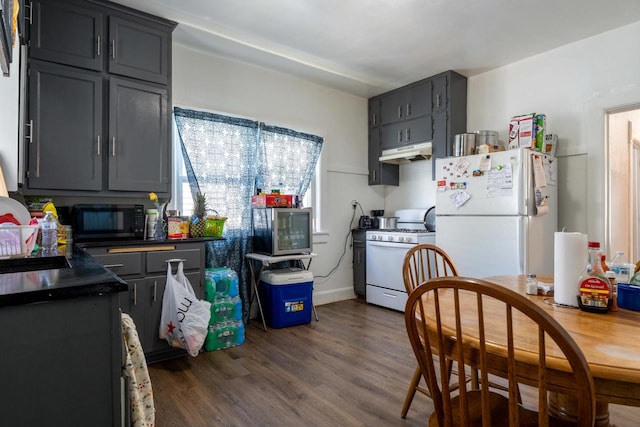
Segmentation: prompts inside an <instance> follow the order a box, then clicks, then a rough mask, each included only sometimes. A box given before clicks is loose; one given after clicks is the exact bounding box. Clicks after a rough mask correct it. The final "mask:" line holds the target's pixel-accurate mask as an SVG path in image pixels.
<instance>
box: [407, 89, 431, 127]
mask: <svg viewBox="0 0 640 427" xmlns="http://www.w3.org/2000/svg"><path fill="white" fill-rule="evenodd" d="M405 110H406V116H407V118H411V117H418V116H424V115H425V114H429V113H431V80H427V81H425V82H422V83H420V84H419V85H416V86H413V87H411V88H410V89H409V90H408V92H407V101H406V105H405Z"/></svg>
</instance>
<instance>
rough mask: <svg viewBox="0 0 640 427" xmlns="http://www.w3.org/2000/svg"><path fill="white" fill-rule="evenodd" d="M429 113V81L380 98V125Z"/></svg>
mask: <svg viewBox="0 0 640 427" xmlns="http://www.w3.org/2000/svg"><path fill="white" fill-rule="evenodd" d="M429 113H431V80H429V79H425V80H421V81H420V82H417V83H413V84H411V85H409V86H406V87H403V88H401V89H397V90H395V91H393V92H389V93H388V94H385V95H382V96H381V97H380V124H381V125H386V124H389V123H394V122H397V121H401V120H408V119H411V118H414V117H419V116H423V115H425V114H429Z"/></svg>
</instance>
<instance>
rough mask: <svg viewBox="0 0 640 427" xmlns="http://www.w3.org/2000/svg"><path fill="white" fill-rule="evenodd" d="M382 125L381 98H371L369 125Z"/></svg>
mask: <svg viewBox="0 0 640 427" xmlns="http://www.w3.org/2000/svg"><path fill="white" fill-rule="evenodd" d="M376 126H380V99H378V98H373V99H370V100H369V127H370V128H372V127H376Z"/></svg>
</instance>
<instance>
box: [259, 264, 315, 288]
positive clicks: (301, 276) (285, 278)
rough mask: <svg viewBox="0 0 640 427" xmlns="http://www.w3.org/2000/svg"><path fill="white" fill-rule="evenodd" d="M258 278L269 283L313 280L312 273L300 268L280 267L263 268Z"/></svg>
mask: <svg viewBox="0 0 640 427" xmlns="http://www.w3.org/2000/svg"><path fill="white" fill-rule="evenodd" d="M260 280H261V281H263V282H265V283H269V284H271V285H289V284H295V283H306V282H313V273H312V272H311V271H309V270H303V269H301V268H280V269H276V270H264V271H263V272H262V274H260Z"/></svg>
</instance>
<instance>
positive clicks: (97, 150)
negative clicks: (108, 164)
mask: <svg viewBox="0 0 640 427" xmlns="http://www.w3.org/2000/svg"><path fill="white" fill-rule="evenodd" d="M29 74H30V77H29V118H28V120H27V124H29V126H27V127H28V128H30V129H27V130H26V133H27V136H26V138H25V144H26V147H25V151H26V153H27V156H26V157H27V163H28V164H27V167H26V170H27V186H28V188H30V189H43V190H48V189H52V190H53V189H59V190H100V189H101V187H102V158H103V155H104V153H103V147H102V142H103V140H102V78H101V77H100V76H98V75H96V74H94V73H93V72H89V71H84V70H79V69H74V68H71V67H65V66H62V65H55V64H50V63H46V62H40V61H31V62H30V66H29Z"/></svg>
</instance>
